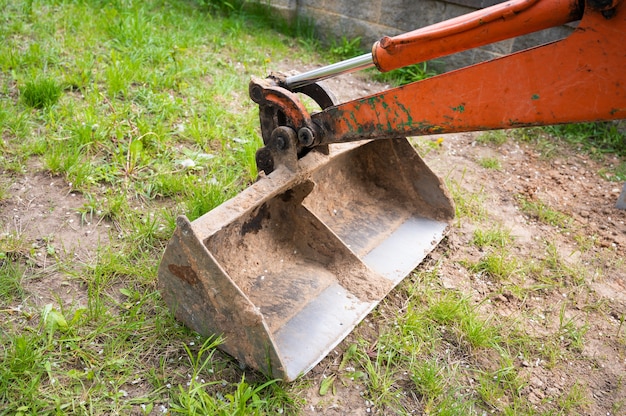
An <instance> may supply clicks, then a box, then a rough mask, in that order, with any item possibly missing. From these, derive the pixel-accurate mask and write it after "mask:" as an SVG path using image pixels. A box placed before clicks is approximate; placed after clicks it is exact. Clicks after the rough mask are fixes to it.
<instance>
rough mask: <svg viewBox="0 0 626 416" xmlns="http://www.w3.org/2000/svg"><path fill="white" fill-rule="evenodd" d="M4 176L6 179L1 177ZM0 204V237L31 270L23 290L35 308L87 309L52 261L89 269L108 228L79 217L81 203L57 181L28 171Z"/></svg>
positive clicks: (77, 290) (74, 286)
mask: <svg viewBox="0 0 626 416" xmlns="http://www.w3.org/2000/svg"><path fill="white" fill-rule="evenodd" d="M3 176H6V175H3ZM10 180H11V185H10V186H9V188H8V191H7V193H8V194H9V195H10V196H9V197H8V198H7V199H5V200H3V201H2V202H1V203H0V227H2V228H1V229H0V233H2V236H3V238H10V239H11V240H12V241H15V244H14V245H15V246H16V253H15V254H17V255H22V256H24V257H26V259H27V261H26V263H27V265H28V267H30V268H31V270H30V272H29V275H30V276H29V278H28V279H26V280H25V282H24V286H25V290H26V292H27V293H29V294H30V295H31V297H30V301H31V302H33V303H34V304H35V305H44V304H47V303H55V304H56V303H57V297H59V298H60V299H61V300H62V301H63V302H65V303H67V304H68V305H69V304H73V303H76V302H78V303H79V304H86V296H87V294H86V293H84V292H85V291H84V290H82V289H80V288H79V284H78V282H77V281H76V280H73V279H69V278H68V276H67V274H65V273H62V272H59V270H58V264H57V259H59V258H62V259H65V260H67V259H71V260H72V261H74V262H80V263H85V264H89V263H91V260H92V259H93V258H95V256H96V253H97V250H98V248H99V247H100V246H106V245H107V244H108V243H109V232H110V226H109V225H108V224H106V223H105V222H102V221H100V222H98V220H97V219H96V218H97V216H96V215H94V216H93V218H94V219H95V220H94V221H92V217H91V216H89V215H87V216H84V217H83V216H82V215H81V214H80V213H79V211H81V209H82V208H83V207H84V206H85V204H86V202H87V201H86V200H85V199H84V197H83V196H82V195H81V194H79V193H76V192H72V190H71V188H70V187H69V185H68V184H67V183H66V182H65V181H64V180H63V179H62V178H59V177H54V176H50V175H48V174H46V173H42V172H41V171H40V169H39V168H38V167H37V166H31V167H29V169H28V173H27V174H26V175H24V176H19V177H11V178H10Z"/></svg>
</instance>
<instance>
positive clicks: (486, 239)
mask: <svg viewBox="0 0 626 416" xmlns="http://www.w3.org/2000/svg"><path fill="white" fill-rule="evenodd" d="M511 242H513V236H511V231H510V230H508V229H506V228H502V227H499V226H496V227H494V228H490V229H486V230H485V229H482V228H477V229H476V230H474V235H473V238H472V244H474V245H476V246H477V247H479V248H486V247H496V248H505V247H506V246H507V245H508V244H510V243H511Z"/></svg>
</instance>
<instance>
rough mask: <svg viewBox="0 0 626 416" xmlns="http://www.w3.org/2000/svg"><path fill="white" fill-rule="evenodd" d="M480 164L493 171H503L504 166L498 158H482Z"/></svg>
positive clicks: (479, 160)
mask: <svg viewBox="0 0 626 416" xmlns="http://www.w3.org/2000/svg"><path fill="white" fill-rule="evenodd" d="M478 164H479V165H480V166H482V167H483V168H485V169H492V170H500V169H502V164H501V163H500V159H498V158H496V157H481V158H480V159H478Z"/></svg>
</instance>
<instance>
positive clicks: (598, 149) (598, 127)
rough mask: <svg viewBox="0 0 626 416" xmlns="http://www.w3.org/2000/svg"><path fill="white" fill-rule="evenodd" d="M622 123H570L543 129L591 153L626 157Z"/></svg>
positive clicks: (625, 137) (625, 138)
mask: <svg viewBox="0 0 626 416" xmlns="http://www.w3.org/2000/svg"><path fill="white" fill-rule="evenodd" d="M623 123H624V122H623V121H607V122H595V123H571V124H560V125H555V126H546V127H544V128H543V129H544V131H546V132H547V133H548V134H550V135H551V136H553V137H555V138H557V139H562V140H565V141H566V142H568V143H571V144H574V145H577V146H581V147H582V148H583V149H585V150H586V151H588V152H590V153H592V154H593V153H612V154H616V155H618V156H620V157H626V134H625V133H624V131H623V130H620V126H623ZM622 129H623V127H622Z"/></svg>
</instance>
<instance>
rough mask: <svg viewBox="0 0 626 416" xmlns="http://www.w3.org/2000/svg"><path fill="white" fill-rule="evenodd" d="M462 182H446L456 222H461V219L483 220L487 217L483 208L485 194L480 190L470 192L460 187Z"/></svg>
mask: <svg viewBox="0 0 626 416" xmlns="http://www.w3.org/2000/svg"><path fill="white" fill-rule="evenodd" d="M462 182H463V181H462V180H461V181H457V180H455V179H452V178H449V179H447V180H446V185H447V187H448V190H449V191H450V193H451V194H452V198H453V199H454V204H455V211H456V212H455V214H456V217H457V221H461V219H462V218H467V219H469V220H471V221H477V220H481V219H484V218H485V216H486V215H487V211H486V209H485V206H484V201H485V194H484V193H483V191H482V190H481V191H480V192H470V191H469V190H467V189H466V188H465V187H464V186H463V185H462Z"/></svg>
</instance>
